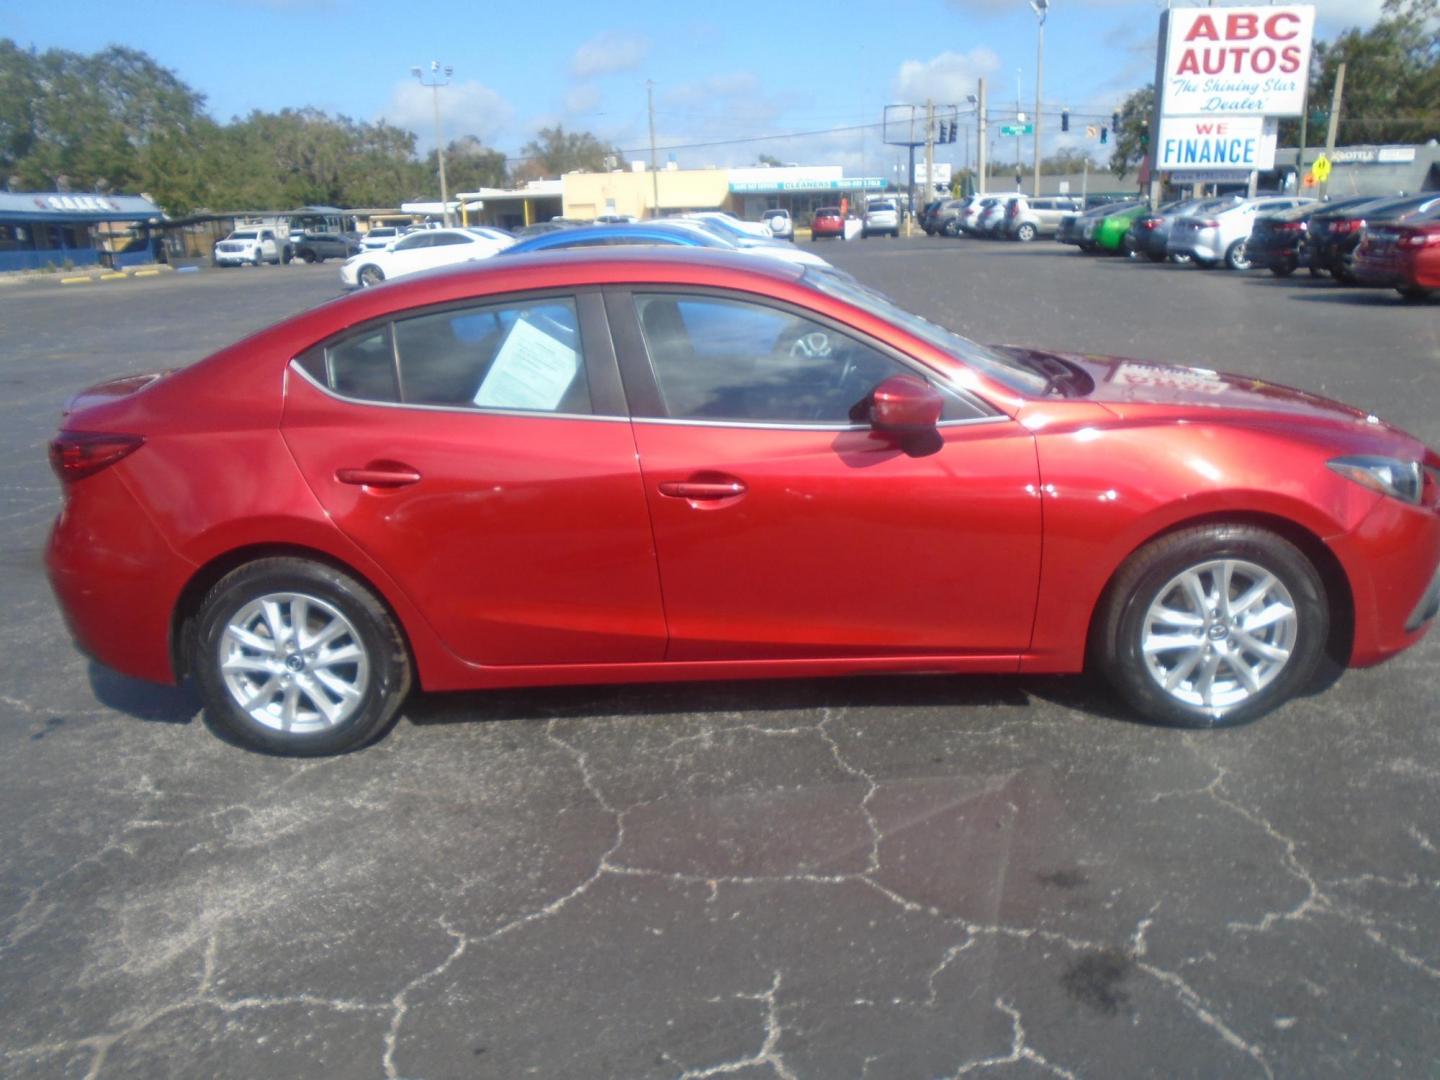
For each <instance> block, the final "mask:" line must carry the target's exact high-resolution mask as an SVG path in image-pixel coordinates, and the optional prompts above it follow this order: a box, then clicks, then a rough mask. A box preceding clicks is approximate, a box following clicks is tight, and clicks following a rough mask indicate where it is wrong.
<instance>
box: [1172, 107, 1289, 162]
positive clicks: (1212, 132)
mask: <svg viewBox="0 0 1440 1080" xmlns="http://www.w3.org/2000/svg"><path fill="white" fill-rule="evenodd" d="M1275 126H1276V121H1274V120H1266V119H1265V117H1263V116H1162V117H1161V118H1160V144H1159V146H1157V147H1156V153H1157V155H1158V158H1157V161H1156V164H1155V167H1156V168H1158V169H1161V170H1163V171H1165V172H1182V171H1190V170H1204V171H1211V170H1215V169H1238V170H1240V171H1241V172H1250V171H1251V170H1252V169H1260V170H1262V171H1263V170H1266V169H1272V168H1274V167H1275Z"/></svg>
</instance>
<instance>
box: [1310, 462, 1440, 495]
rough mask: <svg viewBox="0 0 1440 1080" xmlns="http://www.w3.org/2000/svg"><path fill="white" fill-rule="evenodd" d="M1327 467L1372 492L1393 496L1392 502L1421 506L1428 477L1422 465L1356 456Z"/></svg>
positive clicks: (1329, 463)
mask: <svg viewBox="0 0 1440 1080" xmlns="http://www.w3.org/2000/svg"><path fill="white" fill-rule="evenodd" d="M1326 464H1328V465H1329V466H1330V468H1332V469H1334V470H1335V471H1336V472H1337V473H1339V474H1340V475H1341V476H1344V477H1348V478H1349V479H1351V480H1354V481H1355V482H1356V483H1357V484H1361V485H1363V486H1364V487H1367V488H1369V489H1370V490H1371V491H1378V492H1379V493H1380V494H1381V495H1389V496H1390V497H1391V498H1392V499H1399V500H1400V501H1401V502H1406V503H1410V504H1411V505H1412V506H1418V505H1420V493H1421V491H1422V490H1423V487H1424V480H1425V474H1424V473H1423V472H1422V471H1421V468H1420V463H1419V462H1418V461H1400V460H1398V459H1396V458H1387V457H1375V456H1372V455H1370V454H1356V455H1354V456H1353V457H1340V458H1335V459H1334V460H1333V461H1329V462H1327V463H1326Z"/></svg>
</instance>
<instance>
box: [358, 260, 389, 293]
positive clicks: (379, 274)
mask: <svg viewBox="0 0 1440 1080" xmlns="http://www.w3.org/2000/svg"><path fill="white" fill-rule="evenodd" d="M356 280H357V281H359V282H360V285H361V287H362V288H366V289H368V288H369V287H370V286H372V285H379V284H380V283H381V282H382V281H384V280H385V271H384V270H381V269H380V268H379V267H378V266H376V265H375V264H374V263H366V264H365V265H364V266H362V267H361V268H360V272H359V273H358V274H357V275H356Z"/></svg>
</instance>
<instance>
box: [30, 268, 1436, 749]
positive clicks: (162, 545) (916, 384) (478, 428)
mask: <svg viewBox="0 0 1440 1080" xmlns="http://www.w3.org/2000/svg"><path fill="white" fill-rule="evenodd" d="M51 454H52V458H53V461H54V465H55V469H56V471H57V473H58V474H59V476H60V478H61V481H62V484H63V487H64V491H65V503H64V509H63V510H62V511H61V514H60V517H59V519H58V521H57V522H56V524H55V528H54V533H53V536H52V538H51V542H50V548H49V553H48V564H49V570H50V577H51V580H52V582H53V585H54V588H55V592H56V594H57V595H58V597H59V600H60V605H61V607H62V608H63V610H64V613H65V616H66V619H67V621H68V623H69V626H70V628H71V630H72V632H73V634H74V636H75V638H76V639H77V641H78V642H79V644H80V646H81V647H82V648H83V649H85V650H86V651H87V652H89V653H91V654H92V655H94V656H95V657H96V658H97V659H98V660H100V661H101V662H103V663H105V664H108V665H110V666H111V667H113V668H116V669H118V670H119V671H122V672H125V673H126V674H129V675H132V676H136V677H139V678H144V679H153V680H158V681H162V682H174V681H176V680H177V679H180V678H183V677H185V676H186V675H189V676H191V677H193V679H194V680H195V682H196V683H197V684H198V686H199V688H200V690H201V693H202V695H203V698H204V702H205V707H206V709H207V711H208V713H209V714H210V716H211V717H212V719H213V720H214V722H216V723H218V724H220V725H221V726H222V727H223V728H225V729H226V730H228V731H229V732H230V733H232V734H233V735H234V736H235V737H237V738H238V739H240V740H241V741H243V742H245V743H247V744H249V745H251V746H254V747H258V748H263V749H266V750H271V751H278V752H282V753H291V754H321V753H333V752H338V751H343V750H346V749H350V748H353V747H355V746H358V745H362V744H364V743H365V742H367V741H368V740H371V739H373V738H375V737H377V736H378V735H379V734H381V733H382V732H383V731H385V730H386V728H387V726H388V724H389V722H390V720H391V718H392V717H393V716H394V715H395V712H396V710H397V708H398V707H399V706H400V704H401V702H402V700H403V699H404V697H405V695H406V694H407V693H408V692H409V690H410V688H411V686H412V683H413V684H415V685H418V686H419V687H421V688H423V689H425V690H455V689H462V688H485V687H512V686H539V685H556V684H562V683H605V682H627V681H652V680H667V679H674V680H687V679H722V678H771V677H783V676H817V675H840V674H853V673H857V672H882V671H883V672H1078V671H1080V670H1081V669H1082V668H1083V667H1085V665H1086V664H1087V663H1093V664H1094V665H1097V666H1098V667H1099V668H1100V669H1101V670H1103V671H1104V672H1105V673H1106V674H1107V675H1108V676H1109V678H1110V680H1111V681H1112V682H1113V683H1114V685H1115V687H1116V688H1117V690H1118V692H1119V693H1120V694H1121V695H1122V696H1123V697H1124V698H1125V699H1126V700H1127V701H1128V702H1129V703H1130V704H1131V705H1132V706H1133V707H1134V708H1135V709H1136V710H1138V711H1139V712H1140V713H1141V714H1143V715H1145V716H1147V717H1150V718H1153V719H1155V720H1159V721H1163V722H1168V723H1176V724H1186V725H1214V724H1221V723H1231V722H1236V721H1241V720H1246V719H1250V718H1252V717H1255V716H1258V715H1260V714H1262V713H1264V712H1266V711H1268V710H1270V709H1272V708H1274V707H1275V706H1277V705H1278V704H1280V703H1281V702H1283V701H1285V700H1286V699H1287V698H1289V697H1291V696H1292V695H1294V694H1296V693H1297V692H1300V691H1302V690H1304V689H1306V687H1307V686H1308V685H1309V684H1311V683H1312V681H1313V680H1314V679H1315V677H1316V674H1317V671H1318V669H1319V667H1320V666H1321V662H1322V660H1324V659H1325V658H1326V657H1327V656H1328V657H1331V658H1334V659H1337V660H1340V661H1342V662H1347V663H1349V664H1351V665H1357V666H1358V665H1366V664H1373V663H1376V662H1378V661H1380V660H1382V659H1384V658H1386V657H1388V656H1390V655H1392V654H1394V653H1396V652H1399V651H1400V650H1402V649H1404V648H1406V647H1408V646H1410V645H1412V644H1414V643H1415V642H1416V641H1417V640H1418V639H1419V638H1420V636H1421V635H1422V634H1423V633H1424V632H1425V629H1426V626H1427V624H1428V622H1429V621H1430V620H1431V618H1432V617H1433V616H1434V614H1435V612H1436V608H1437V603H1440V577H1437V564H1440V505H1437V504H1440V484H1437V477H1440V473H1437V471H1436V470H1437V468H1440V457H1437V455H1436V454H1434V453H1433V452H1432V451H1429V450H1427V449H1426V448H1425V447H1424V446H1423V445H1422V444H1421V443H1420V442H1418V441H1417V440H1416V439H1414V438H1412V437H1411V436H1409V435H1406V434H1405V433H1403V432H1401V431H1397V430H1396V429H1394V428H1392V427H1389V426H1387V425H1386V424H1384V423H1382V422H1381V421H1379V420H1378V419H1376V418H1375V417H1373V416H1367V415H1366V414H1364V413H1362V412H1357V411H1356V410H1354V409H1350V408H1347V407H1345V406H1343V405H1339V404H1337V403H1335V402H1332V401H1327V400H1325V399H1322V398H1318V397H1314V396H1312V395H1309V394H1306V393H1302V392H1300V391H1297V390H1289V389H1285V388H1283V387H1279V386H1274V385H1271V384H1269V383H1265V382H1262V381H1259V380H1256V379H1249V378H1241V377H1237V376H1231V375H1222V374H1218V373H1216V372H1213V371H1208V370H1201V369H1193V368H1174V367H1165V366H1160V365H1154V364H1146V363H1139V362H1134V361H1128V360H1117V359H1108V358H1097V357H1091V356H1078V355H1071V354H1067V353H1047V352H1037V351H1032V350H1028V349H1020V348H1011V347H1005V348H982V347H980V346H977V345H974V344H972V343H971V342H969V341H966V340H964V339H963V338H959V337H956V336H955V335H953V334H951V333H949V332H948V331H946V330H944V329H942V328H940V327H938V326H935V325H933V324H931V323H928V322H926V321H924V320H923V319H920V318H917V317H916V316H914V315H911V314H908V313H907V312H905V311H903V310H902V309H900V308H898V307H896V306H895V305H894V304H892V303H891V302H890V301H888V300H886V299H885V298H884V297H882V296H880V295H878V294H876V293H874V292H871V291H869V290H867V289H866V288H864V287H862V286H860V285H858V284H856V283H855V282H854V281H853V280H851V279H849V278H847V277H845V276H843V275H837V274H834V273H829V272H816V271H813V270H808V269H805V270H802V269H801V268H797V267H794V266H790V265H788V264H784V263H780V262H770V261H769V260H761V259H756V258H753V257H747V256H744V255H730V254H723V253H722V254H714V253H711V252H706V251H698V252H697V251H685V252H657V251H651V250H642V249H631V250H621V249H611V250H609V251H607V252H603V253H592V254H583V255H576V254H573V253H567V254H562V255H538V256H527V257H523V258H517V259H516V260H514V261H508V260H507V262H506V265H505V266H503V267H500V266H494V267H491V266H481V267H477V268H467V269H463V270H458V271H447V272H440V273H437V274H430V275H423V276H419V277H416V278H413V279H410V280H406V281H403V282H397V283H394V284H389V285H385V286H383V287H380V288H376V289H367V290H365V291H364V292H362V293H359V294H356V295H354V296H349V297H346V298H344V299H341V300H336V301H334V302H331V303H329V304H326V305H324V306H322V307H319V308H317V309H315V310H313V311H309V312H306V313H304V314H302V315H300V316H298V317H296V318H293V319H290V320H288V321H286V322H283V323H281V324H279V325H277V326H274V327H272V328H270V329H268V330H265V331H263V332H262V333H259V334H257V335H255V336H254V337H251V338H249V339H247V340H245V341H242V342H240V343H239V344H236V345H233V346H231V347H230V348H227V349H224V350H222V351H221V352H218V353H216V354H215V355H213V356H211V357H209V358H208V359H206V360H204V361H202V362H200V363H198V364H195V365H194V366H192V367H189V368H186V369H184V370H180V371H176V372H173V373H170V374H166V375H152V376H144V377H138V378H128V379H123V380H120V381H117V382H112V383H107V384H104V385H101V386H98V387H95V388H93V389H91V390H89V391H86V392H85V393H84V394H82V395H80V396H79V397H78V398H77V399H76V400H75V401H74V402H72V405H71V408H70V411H69V412H68V413H67V415H66V417H65V420H64V423H63V430H62V431H61V432H60V434H59V435H58V437H57V438H56V439H55V441H54V443H53V445H52V447H51Z"/></svg>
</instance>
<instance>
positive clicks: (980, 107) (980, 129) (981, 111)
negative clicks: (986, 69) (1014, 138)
mask: <svg viewBox="0 0 1440 1080" xmlns="http://www.w3.org/2000/svg"><path fill="white" fill-rule="evenodd" d="M975 96H976V97H977V98H979V99H980V100H979V101H977V102H976V103H975V115H976V116H978V117H979V121H978V122H977V123H976V125H975V130H976V132H977V133H978V134H979V138H978V139H977V140H976V144H977V145H976V147H975V160H976V162H977V163H978V171H979V173H980V176H979V183H978V185H977V191H976V194H979V195H984V194H985V179H986V162H985V140H986V139H987V138H988V137H989V132H987V131H986V130H985V127H986V124H985V80H984V79H981V80H980V87H979V93H977V94H976V95H975Z"/></svg>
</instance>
